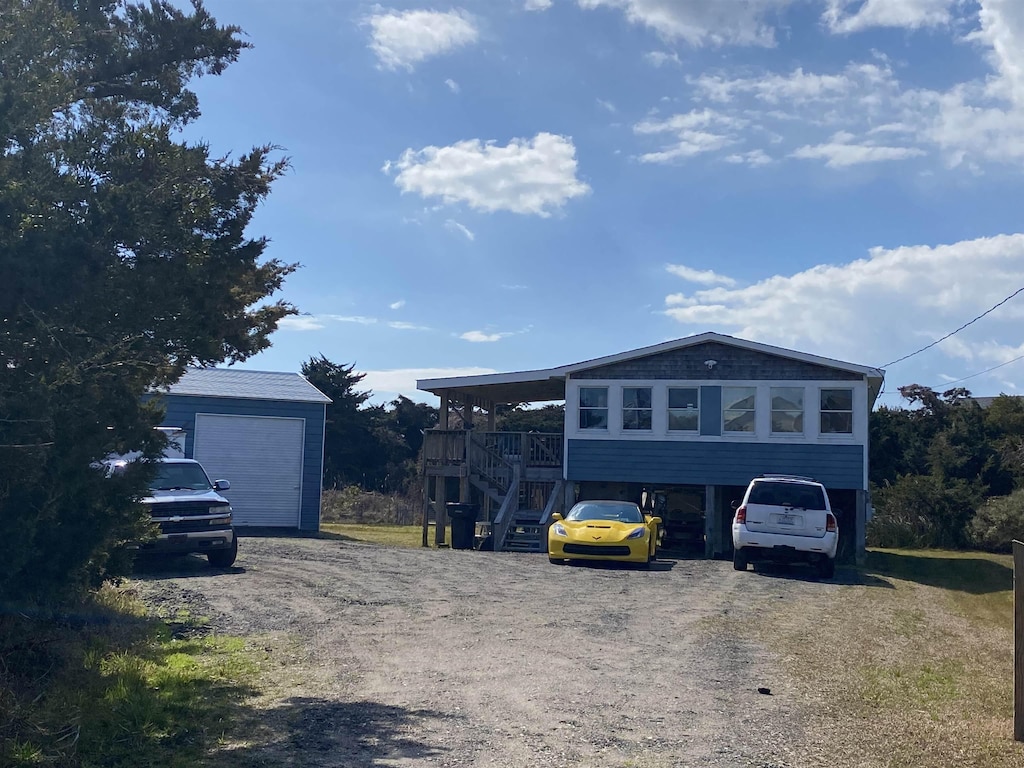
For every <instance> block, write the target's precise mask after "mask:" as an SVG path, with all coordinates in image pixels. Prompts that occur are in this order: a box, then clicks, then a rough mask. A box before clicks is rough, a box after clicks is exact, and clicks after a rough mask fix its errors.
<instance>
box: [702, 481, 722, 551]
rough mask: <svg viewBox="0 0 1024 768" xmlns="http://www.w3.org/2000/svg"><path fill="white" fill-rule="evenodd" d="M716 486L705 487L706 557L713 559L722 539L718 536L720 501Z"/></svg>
mask: <svg viewBox="0 0 1024 768" xmlns="http://www.w3.org/2000/svg"><path fill="white" fill-rule="evenodd" d="M715 490H716V486H714V485H705V486H704V557H707V558H712V557H714V556H715V554H716V549H715V545H716V543H717V541H718V539H719V538H720V536H719V534H718V529H719V527H720V526H719V525H718V500H717V498H716V496H717V494H716V493H715Z"/></svg>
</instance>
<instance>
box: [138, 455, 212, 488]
mask: <svg viewBox="0 0 1024 768" xmlns="http://www.w3.org/2000/svg"><path fill="white" fill-rule="evenodd" d="M152 488H153V490H154V491H176V490H189V491H208V490H210V488H212V486H211V485H210V478H208V477H207V476H206V472H204V471H203V468H202V467H201V466H200V465H199V464H190V463H184V464H178V463H165V462H161V463H159V464H157V469H156V477H155V478H154V479H153V485H152Z"/></svg>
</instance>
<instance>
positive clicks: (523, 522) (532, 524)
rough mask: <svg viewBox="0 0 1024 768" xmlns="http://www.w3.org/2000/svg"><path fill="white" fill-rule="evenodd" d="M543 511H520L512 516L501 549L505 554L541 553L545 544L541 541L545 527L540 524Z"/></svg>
mask: <svg viewBox="0 0 1024 768" xmlns="http://www.w3.org/2000/svg"><path fill="white" fill-rule="evenodd" d="M543 515H544V511H543V510H541V509H520V510H517V511H516V512H515V514H514V515H513V516H512V522H511V524H510V525H509V527H508V532H507V533H506V534H505V542H504V546H503V547H502V549H503V550H504V551H505V552H541V551H544V549H545V547H546V545H547V542H545V541H543V538H544V532H545V531H546V529H547V526H546V525H544V524H543V523H541V521H540V520H541V517H543Z"/></svg>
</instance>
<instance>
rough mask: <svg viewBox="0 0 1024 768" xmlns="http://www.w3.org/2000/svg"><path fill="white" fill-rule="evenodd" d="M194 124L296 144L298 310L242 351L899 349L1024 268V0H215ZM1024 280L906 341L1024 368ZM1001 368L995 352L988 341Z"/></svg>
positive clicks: (448, 354)
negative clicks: (220, 44) (219, 39)
mask: <svg viewBox="0 0 1024 768" xmlns="http://www.w3.org/2000/svg"><path fill="white" fill-rule="evenodd" d="M205 4H206V7H207V8H208V9H209V10H210V11H211V13H212V14H213V15H214V16H215V17H216V18H217V19H218V21H219V22H221V23H224V24H237V25H239V26H240V27H242V28H243V29H244V30H245V33H246V35H247V37H248V39H249V41H250V42H251V43H252V44H253V46H254V48H253V49H252V50H248V51H246V52H244V53H243V55H242V57H241V58H240V60H239V61H238V63H236V64H235V65H233V66H231V67H230V68H228V70H227V71H226V72H225V73H224V74H223V75H221V76H220V77H212V78H204V79H202V80H199V81H197V83H196V90H197V92H198V93H199V96H200V104H201V107H202V110H203V117H202V118H200V120H199V121H198V122H197V123H195V124H194V125H193V126H190V127H189V129H188V132H187V137H188V138H189V139H190V140H194V141H195V140H202V141H206V142H208V143H210V145H211V146H212V148H213V149H214V150H215V151H217V152H220V153H228V152H234V153H236V154H237V153H240V152H242V151H244V150H246V149H248V148H249V147H251V146H254V145H258V144H264V143H272V144H276V145H280V146H281V147H282V148H283V150H282V152H283V154H285V155H287V156H288V157H290V158H291V162H292V165H293V168H292V170H291V171H290V173H289V174H288V175H287V176H286V177H285V178H283V179H281V180H280V182H279V183H278V184H277V185H276V186H275V188H274V191H273V193H272V194H271V196H270V198H269V199H268V200H267V201H266V203H265V204H264V205H263V207H262V208H261V210H260V212H259V213H258V215H257V217H256V219H255V221H254V223H253V227H252V234H253V235H261V234H263V235H267V236H268V237H269V238H270V239H271V241H272V243H271V245H270V248H269V250H268V255H272V256H273V257H275V258H278V259H281V260H284V261H297V262H300V263H301V264H302V268H301V269H300V270H299V271H298V272H296V273H295V274H294V275H292V276H291V277H290V278H289V279H288V281H287V282H286V284H285V287H284V290H283V291H282V293H281V294H280V297H281V298H284V299H286V300H288V301H291V302H292V303H294V304H295V305H296V306H297V307H298V308H299V309H300V310H301V311H302V312H303V314H302V315H301V316H299V317H296V318H290V319H288V320H286V321H285V322H284V323H283V324H282V327H281V328H280V330H279V331H278V332H277V333H276V334H275V335H274V337H273V341H274V344H273V347H272V348H271V349H270V350H268V351H266V352H264V353H262V354H260V355H258V356H256V357H254V358H252V359H251V360H250V361H248V362H246V363H245V364H244V365H245V367H249V368H254V369H262V370H297V369H298V368H299V366H300V365H301V364H302V362H303V361H305V360H308V359H309V358H310V357H311V356H313V355H318V354H324V355H326V356H327V357H328V358H329V359H331V360H333V361H335V362H338V363H345V364H348V363H353V364H355V367H356V370H358V371H360V372H364V373H366V374H367V377H366V379H365V381H364V385H365V386H366V387H367V388H370V389H372V390H373V391H374V393H375V395H376V397H375V400H377V401H381V400H389V399H391V398H393V397H394V396H395V394H396V393H402V394H405V395H407V396H410V397H413V398H414V399H417V400H423V401H427V402H431V401H432V398H431V396H430V395H428V394H427V393H419V392H417V391H416V390H415V380H416V379H417V378H430V377H442V376H452V375H461V374H471V373H489V372H494V371H513V370H522V369H532V368H546V367H551V366H557V365H563V364H567V363H571V362H577V361H580V360H586V359H589V358H593V357H599V356H602V355H607V354H614V353H617V352H622V351H625V350H629V349H633V348H636V347H641V346H645V345H648V344H655V343H659V342H662V341H665V340H668V339H673V338H679V337H683V336H688V335H691V334H695V333H701V332H704V331H718V332H720V333H727V334H731V335H734V336H739V337H741V338H746V339H751V340H754V341H761V342H766V343H770V344H778V345H781V346H784V347H789V348H792V349H796V350H799V351H803V352H809V353H814V354H820V355H824V356H827V357H833V358H838V359H841V360H846V361H850V362H854V363H859V364H863V365H875V366H880V365H883V364H885V363H888V362H889V361H892V360H895V359H897V358H899V357H902V356H903V355H905V354H907V353H910V352H913V351H914V350H916V349H918V348H920V347H923V346H925V345H926V344H928V343H930V342H931V341H933V340H935V339H937V338H939V337H941V336H943V335H945V334H946V333H948V332H949V331H951V330H953V329H955V328H957V327H958V326H960V325H962V324H963V323H966V322H967V321H969V320H971V319H972V318H974V317H976V316H978V315H980V314H981V313H982V312H985V311H986V310H988V309H989V308H991V307H992V306H994V305H995V304H997V303H998V302H1000V301H1002V300H1003V299H1005V298H1006V297H1007V296H1009V295H1010V294H1012V293H1013V292H1014V291H1016V290H1017V289H1018V288H1021V287H1024V222H1022V216H1024V210H1022V207H1021V204H1020V200H1021V198H1022V193H1024V183H1022V182H1024V175H1022V171H1024V3H1021V2H1019V0H980V2H975V1H973V0H743V2H740V0H714V2H712V1H711V0H460V1H459V2H456V3H454V4H448V3H438V2H434V1H432V0H427V1H425V2H404V1H399V0H396V2H392V3H386V4H383V5H378V4H371V3H362V2H357V1H356V0H351V1H349V0H294V1H293V2H289V3H284V2H279V1H278V0H206V3H205ZM1022 319H1024V294H1022V295H1021V296H1019V297H1017V298H1015V299H1013V300H1011V301H1009V302H1007V303H1006V304H1005V305H1003V306H1002V307H1000V308H999V309H997V310H996V311H994V312H992V313H991V314H990V315H988V316H987V317H985V318H983V319H982V320H979V321H978V322H977V323H975V324H973V325H971V326H970V327H969V328H967V329H965V330H964V331H962V332H960V333H958V334H957V335H955V336H953V337H952V338H950V339H948V340H947V341H944V342H942V343H941V344H939V345H937V346H936V347H934V348H932V349H931V350H929V351H927V352H924V353H922V354H920V355H917V356H915V357H913V358H911V359H909V360H906V361H905V362H902V363H899V364H897V365H894V366H892V367H891V368H889V369H888V373H887V377H886V390H887V394H886V395H884V396H883V399H882V400H881V402H882V403H885V404H888V405H897V404H899V403H900V399H899V396H898V394H897V393H896V388H897V387H898V386H900V385H903V384H908V383H912V382H916V383H921V384H926V385H930V386H936V387H944V386H945V384H946V383H947V382H954V381H956V380H959V379H962V378H963V377H968V376H971V377H972V378H969V379H968V380H966V381H964V382H962V383H963V385H964V386H967V387H969V388H970V389H971V390H972V391H974V392H975V393H976V394H979V395H991V394H998V393H999V392H1007V393H1020V392H1019V389H1020V387H1019V383H1018V382H1020V380H1021V374H1022V372H1024V360H1021V361H1020V362H1009V361H1011V360H1014V359H1015V358H1017V357H1018V356H1022V355H1024V338H1022V333H1021V328H1022V322H1021V321H1022ZM995 366H1000V367H998V368H996V369H995V370H993V371H991V372H989V373H984V374H982V375H975V374H978V373H979V372H981V371H985V370H986V369H990V368H993V367H995Z"/></svg>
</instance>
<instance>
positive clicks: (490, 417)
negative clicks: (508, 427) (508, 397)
mask: <svg viewBox="0 0 1024 768" xmlns="http://www.w3.org/2000/svg"><path fill="white" fill-rule="evenodd" d="M497 411H498V404H497V403H494V402H491V403H488V404H487V431H488V432H494V431H495V430H496V429H497V428H498V427H497V422H498V415H497Z"/></svg>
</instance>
